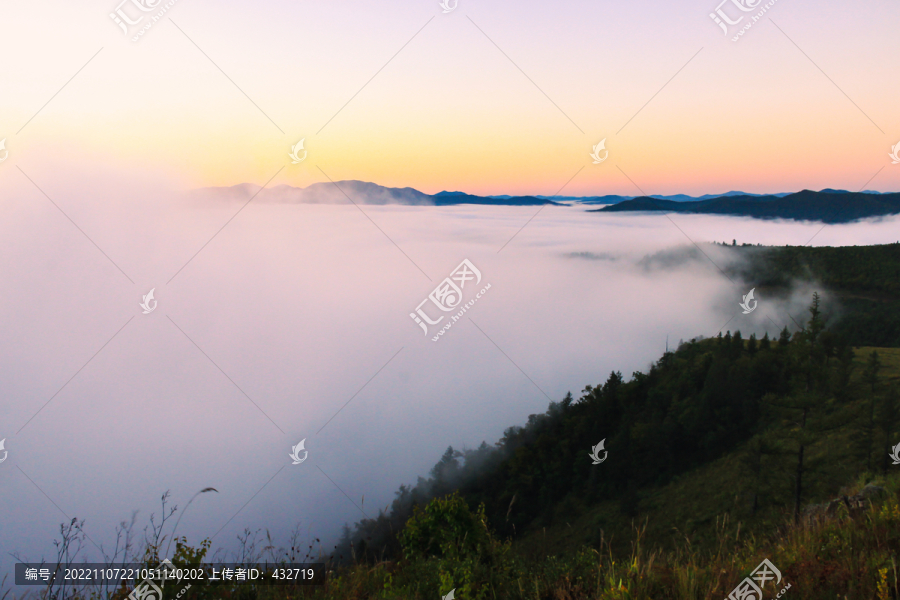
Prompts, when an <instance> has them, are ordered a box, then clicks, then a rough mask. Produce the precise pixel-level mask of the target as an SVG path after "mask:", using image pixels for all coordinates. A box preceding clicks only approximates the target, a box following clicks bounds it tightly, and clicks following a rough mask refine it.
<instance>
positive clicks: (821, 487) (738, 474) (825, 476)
mask: <svg viewBox="0 0 900 600" xmlns="http://www.w3.org/2000/svg"><path fill="white" fill-rule="evenodd" d="M873 350H877V351H878V355H879V358H880V360H881V362H882V365H883V366H882V370H881V372H880V373H879V377H880V378H881V384H880V385H881V386H886V384H887V383H900V348H877V349H876V348H867V347H864V348H856V349H855V352H856V356H855V358H854V364H855V365H856V370H855V373H854V377H853V385H854V386H857V387H858V386H862V385H864V384H863V383H862V382H861V381H860V373H861V372H862V370H863V369H864V367H865V363H866V360H867V359H868V358H869V355H870V354H871V353H872V351H873ZM854 435H857V434H856V433H855V432H854V431H853V430H852V428H847V429H844V430H841V431H838V432H836V433H835V434H833V435H832V436H831V443H829V444H827V445H824V446H821V445H820V446H819V447H818V448H817V449H816V450H815V453H814V454H813V456H812V457H813V458H819V459H821V460H823V461H824V463H825V464H827V465H828V467H827V471H826V472H823V473H819V474H813V475H811V477H810V480H809V482H808V483H809V485H810V488H808V489H809V490H810V491H809V492H808V493H806V494H804V499H805V503H810V504H811V503H818V502H822V501H825V500H827V499H830V498H832V497H834V496H836V495H837V494H838V493H840V492H841V488H842V487H843V486H845V485H846V484H848V483H849V482H851V481H854V480H855V479H856V478H857V477H858V476H859V472H858V470H857V468H856V466H855V465H854V464H853V461H851V460H848V457H847V453H848V448H850V447H851V442H852V438H853V436H854ZM897 441H898V442H900V440H897ZM743 450H744V447H743V446H742V447H738V448H737V449H735V451H733V452H731V453H729V454H728V455H726V456H723V457H721V458H720V459H718V460H716V461H713V462H712V463H709V464H707V465H704V466H702V467H699V468H697V469H694V470H693V471H690V472H688V473H684V474H682V475H681V476H680V477H676V478H675V479H674V480H673V481H672V482H670V483H669V484H667V485H665V486H662V487H658V488H653V489H649V490H644V491H642V492H641V493H640V501H639V507H640V508H639V516H638V517H637V518H636V519H634V520H632V519H631V518H629V517H627V516H625V515H624V514H623V512H622V511H621V508H620V504H619V502H617V501H610V502H603V503H600V504H597V505H594V506H591V507H585V506H583V505H582V504H581V503H580V502H578V501H577V500H573V499H568V500H566V501H563V502H562V503H560V505H559V506H558V507H557V511H556V513H555V515H554V520H553V525H551V526H549V527H541V528H537V529H535V530H530V531H528V532H525V533H524V534H523V535H521V536H520V537H519V539H518V540H516V548H517V550H519V551H520V552H522V553H523V554H525V555H527V556H532V557H535V556H539V555H541V554H544V555H546V554H551V555H552V554H565V553H567V552H571V550H572V549H574V548H578V547H579V546H580V545H582V544H591V545H594V546H596V545H599V542H600V540H601V535H602V536H603V539H605V540H606V541H607V542H608V541H609V540H610V538H611V537H612V538H613V542H614V545H616V544H615V540H616V539H618V540H619V541H620V542H624V541H626V540H631V539H632V538H633V531H634V526H635V525H640V526H643V525H646V537H645V539H646V541H647V543H648V544H649V545H659V546H661V547H665V548H672V547H674V546H675V545H677V544H680V543H681V542H683V541H684V540H685V539H686V537H687V538H688V539H690V540H691V541H692V542H693V543H695V544H698V545H699V546H701V547H709V546H710V545H711V544H712V543H713V542H714V541H715V539H716V525H717V524H721V522H722V519H723V518H728V519H729V520H730V521H731V522H732V523H737V522H741V523H742V528H743V530H744V531H747V530H749V531H751V532H771V531H773V530H774V529H776V528H777V527H778V526H779V525H780V524H782V523H783V522H784V521H785V520H786V519H789V518H790V508H791V507H790V504H789V503H788V502H784V501H782V502H781V503H780V505H779V504H776V505H775V506H768V507H766V508H765V509H763V510H760V511H757V513H756V514H753V511H752V487H753V486H752V484H751V482H750V481H749V479H748V477H746V476H745V474H744V471H743V468H742V466H741V459H740V455H741V453H742V451H743ZM879 460H880V455H879ZM879 464H880V463H879ZM897 469H900V467H897ZM823 471H825V470H824V469H823ZM770 473H771V479H772V480H773V481H771V482H770V483H774V486H773V487H774V489H770V491H771V492H774V493H775V494H776V495H778V496H780V497H781V498H785V497H786V496H788V495H789V493H790V490H789V489H788V485H789V482H788V480H789V477H790V475H789V474H785V473H783V472H779V471H770Z"/></svg>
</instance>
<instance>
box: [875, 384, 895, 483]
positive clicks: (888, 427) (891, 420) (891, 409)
mask: <svg viewBox="0 0 900 600" xmlns="http://www.w3.org/2000/svg"><path fill="white" fill-rule="evenodd" d="M898 420H900V405H898V398H897V388H896V387H894V386H891V388H890V389H889V390H888V392H887V394H885V395H884V398H883V399H882V401H881V407H880V410H879V414H878V428H879V429H881V434H882V435H883V436H884V452H883V454H882V457H881V460H882V462H881V471H882V472H883V473H884V474H885V475H887V470H888V456H889V455H890V453H891V446H892V442H893V439H892V437H891V436H893V435H894V434H895V433H896V431H897V422H898ZM898 443H900V440H898Z"/></svg>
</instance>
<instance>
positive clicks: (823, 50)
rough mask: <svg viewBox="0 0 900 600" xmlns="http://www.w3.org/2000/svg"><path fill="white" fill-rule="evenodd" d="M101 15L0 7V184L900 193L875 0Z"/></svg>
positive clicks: (890, 12)
mask: <svg viewBox="0 0 900 600" xmlns="http://www.w3.org/2000/svg"><path fill="white" fill-rule="evenodd" d="M148 1H150V2H151V3H152V0H148ZM115 8H116V4H115V2H108V1H106V0H102V1H94V0H91V1H89V2H80V3H77V4H73V3H66V2H61V1H51V2H45V3H42V4H41V5H34V4H29V3H12V2H7V3H4V4H3V5H2V6H0V32H2V35H0V50H2V52H3V53H4V55H5V56H6V57H7V58H6V60H3V61H2V63H0V81H2V82H3V87H2V89H3V93H2V95H0V136H4V137H5V138H6V139H7V144H6V145H7V149H8V150H9V152H10V158H11V160H8V161H6V164H5V165H4V166H5V167H6V170H10V167H11V166H13V165H18V166H19V167H20V168H22V169H23V170H24V171H26V172H31V171H34V170H40V169H44V168H45V169H47V170H48V171H50V172H52V173H54V174H55V175H56V177H58V178H64V177H65V176H67V174H68V173H71V172H73V171H80V172H85V171H87V172H91V171H93V170H94V169H95V168H96V167H97V165H99V164H103V165H116V166H117V167H118V168H120V169H136V170H139V171H143V172H147V173H153V176H154V177H156V178H162V179H165V180H167V181H172V182H173V184H174V185H176V187H182V188H190V187H205V186H224V185H234V184H238V183H243V182H252V183H256V184H259V185H262V184H264V183H266V182H267V181H269V180H270V179H272V178H273V176H274V179H272V183H273V184H274V185H277V184H283V183H286V184H290V185H295V186H305V185H308V184H310V183H313V182H317V181H327V179H328V178H331V179H334V180H340V179H357V180H364V181H373V182H376V183H379V184H382V185H388V186H397V187H404V186H412V187H415V188H417V189H420V190H422V191H424V192H427V193H436V192H438V191H441V190H463V191H467V192H470V193H479V194H545V195H552V194H555V193H557V192H559V191H560V190H562V191H563V192H564V193H565V194H568V195H593V194H606V193H619V194H628V195H635V194H640V193H641V191H643V192H645V193H648V194H674V193H689V194H695V195H700V194H706V193H715V192H725V191H728V190H743V191H749V192H757V193H763V192H789V191H797V190H799V189H823V188H826V187H831V188H840V189H849V190H852V191H858V190H860V189H863V188H865V189H874V190H879V191H896V190H897V189H900V167H898V166H896V165H892V164H891V160H890V158H889V157H888V154H889V153H890V151H891V147H892V146H894V145H895V144H897V143H900V115H898V113H897V110H896V106H897V98H898V97H900V81H898V79H897V78H896V77H895V76H894V75H895V74H896V73H897V72H898V70H900V55H898V54H897V52H896V35H895V32H894V31H893V24H894V23H896V22H897V20H898V18H900V6H898V5H897V3H896V2H891V1H889V0H875V1H873V2H867V3H864V4H862V5H859V6H854V7H853V9H852V10H848V9H847V5H846V3H841V2H837V1H836V0H828V1H824V2H820V3H816V4H815V5H814V6H811V5H809V4H808V3H801V2H792V1H791V0H779V1H778V2H775V3H774V5H773V6H772V7H771V8H769V9H768V11H767V12H766V13H765V15H764V16H763V18H762V19H760V21H759V22H757V23H756V24H754V25H753V26H752V27H751V28H750V29H749V30H747V31H746V32H745V34H744V35H743V36H742V37H740V38H739V39H738V41H737V42H734V41H732V37H734V36H733V35H728V36H726V35H725V34H724V33H723V31H722V30H721V29H720V28H719V27H718V26H717V25H716V24H715V23H714V21H713V20H712V19H711V18H710V16H709V15H710V13H712V12H713V11H714V10H715V8H716V6H715V3H714V2H710V1H706V0H700V1H695V0H691V1H690V2H679V3H674V2H646V1H644V2H640V1H638V2H612V1H606V0H605V1H586V0H585V1H576V2H569V3H564V4H559V3H548V2H536V1H532V0H522V1H517V2H511V1H510V2H492V3H483V2H478V3H476V2H471V1H466V0H459V2H458V4H457V5H456V8H455V9H454V10H452V11H451V12H449V13H446V14H445V13H443V12H442V10H441V7H440V6H439V4H438V2H437V1H425V0H415V1H413V0H399V1H394V2H389V3H387V2H348V1H343V2H283V1H274V2H266V3H263V4H259V3H247V2H245V3H239V2H220V3H212V2H204V1H202V0H178V1H177V2H175V3H174V5H172V6H171V7H170V8H169V9H168V10H167V12H166V13H165V14H164V15H163V17H162V18H161V19H160V20H159V21H158V22H157V23H156V24H154V25H153V26H152V27H151V28H150V29H149V30H147V31H146V32H145V35H143V36H142V37H140V38H139V41H138V42H132V41H130V40H131V37H129V36H126V35H125V33H124V32H123V31H122V30H121V29H120V28H119V27H118V26H117V25H116V24H115V23H114V22H113V20H112V19H110V17H109V14H110V13H111V12H113V11H114V9H115ZM122 10H123V11H125V13H126V14H128V15H129V16H130V17H131V18H135V17H136V16H138V15H140V14H144V13H141V12H140V11H138V10H137V9H136V8H135V6H134V5H133V4H132V3H131V2H130V1H128V2H127V3H126V4H125V5H123V6H122ZM721 10H722V11H724V12H725V13H726V14H727V15H728V16H729V17H730V18H732V19H736V18H737V16H738V15H739V14H741V13H740V11H738V10H737V9H736V8H735V7H734V5H733V4H732V3H731V2H730V1H729V2H728V3H727V6H725V5H723V6H722V9H721ZM146 14H148V15H153V14H156V13H155V12H149V13H146ZM753 14H755V13H754V12H750V13H747V15H753ZM749 19H750V16H747V17H746V18H745V19H744V22H747V21H749ZM147 20H149V17H147V18H146V19H144V21H145V22H146V21H147ZM139 27H140V25H138V26H135V27H132V28H131V33H132V34H133V33H135V31H137V30H138V29H139ZM738 29H739V27H738V26H735V27H732V31H731V33H732V34H733V33H735V32H736V31H737V30H738ZM76 73H77V74H76ZM26 123H27V125H26ZM301 139H302V140H304V149H305V150H306V151H307V152H308V158H307V159H306V160H304V161H303V162H302V163H300V164H291V161H290V159H289V158H288V152H290V148H291V147H292V146H293V145H295V144H296V143H297V142H298V141H300V140H301ZM604 139H605V140H606V148H607V149H608V150H609V160H606V161H605V162H603V163H601V164H596V165H595V164H593V162H592V161H591V159H590V157H589V153H590V152H591V149H592V147H593V146H594V145H595V144H597V143H598V142H600V141H601V140H604ZM282 167H284V168H283V169H282ZM276 174H277V175H276Z"/></svg>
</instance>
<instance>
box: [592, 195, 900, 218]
mask: <svg viewBox="0 0 900 600" xmlns="http://www.w3.org/2000/svg"><path fill="white" fill-rule="evenodd" d="M590 212H672V213H694V214H707V215H732V216H743V217H754V218H757V219H793V220H796V221H821V222H822V223H849V222H850V221H856V220H858V219H865V218H868V217H881V216H886V215H894V214H898V213H900V193H893V194H879V193H871V192H860V193H854V192H847V191H844V190H830V189H828V190H822V191H821V192H813V191H811V190H803V191H802V192H797V193H796V194H787V195H785V196H781V195H767V196H750V195H736V196H719V197H715V198H710V199H706V200H694V201H687V202H675V201H672V200H661V199H658V198H652V197H648V196H641V197H638V198H634V199H632V200H625V201H623V202H619V203H617V204H613V205H610V206H605V207H603V208H600V209H595V210H593V211H590Z"/></svg>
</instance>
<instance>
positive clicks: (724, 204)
mask: <svg viewBox="0 0 900 600" xmlns="http://www.w3.org/2000/svg"><path fill="white" fill-rule="evenodd" d="M195 192H207V193H209V192H211V193H212V194H213V195H216V196H219V197H225V198H227V199H231V200H241V201H246V200H247V199H249V198H255V199H256V201H257V202H263V203H282V204H351V203H352V204H357V205H359V204H364V205H385V204H399V205H404V206H458V205H481V206H546V205H553V206H575V207H577V206H584V207H591V206H596V205H603V206H602V207H600V208H595V209H588V210H587V212H642V213H647V212H674V213H687V214H713V215H729V216H743V217H752V218H757V219H792V220H797V221H819V222H822V223H848V222H851V221H856V220H859V219H865V218H871V217H884V216H888V215H894V214H900V193H896V192H888V193H880V192H871V191H865V192H848V191H846V190H836V189H831V188H826V189H824V190H821V191H818V192H816V191H812V190H801V191H799V192H794V193H777V194H753V193H748V192H739V191H731V192H726V193H724V194H718V195H716V194H706V195H703V196H698V197H692V196H687V195H685V194H674V195H669V196H661V195H650V196H620V195H615V194H611V195H604V196H542V195H524V196H514V195H494V196H479V195H476V194H469V193H466V192H461V191H441V192H437V193H436V194H426V193H425V192H421V191H419V190H417V189H415V188H412V187H403V188H394V187H386V186H382V185H378V184H375V183H371V182H366V181H357V180H342V181H336V182H317V183H313V184H310V185H309V186H307V187H305V188H298V187H294V186H290V185H287V184H281V185H277V186H274V187H271V188H265V189H264V188H262V187H261V186H258V185H255V184H250V183H241V184H237V185H234V186H230V187H210V188H201V189H200V190H195Z"/></svg>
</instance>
